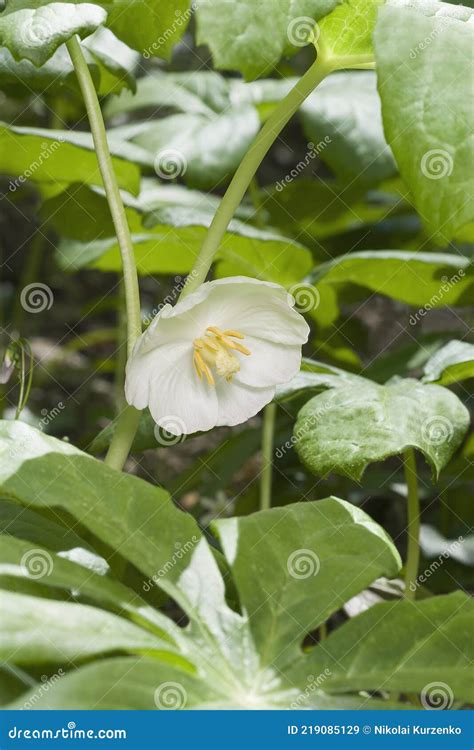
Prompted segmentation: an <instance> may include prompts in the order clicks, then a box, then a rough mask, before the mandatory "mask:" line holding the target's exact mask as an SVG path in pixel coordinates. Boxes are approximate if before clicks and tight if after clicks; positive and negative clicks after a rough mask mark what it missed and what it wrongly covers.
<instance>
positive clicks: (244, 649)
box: [0, 423, 471, 709]
mask: <svg viewBox="0 0 474 750" xmlns="http://www.w3.org/2000/svg"><path fill="white" fill-rule="evenodd" d="M1 429H2V440H1V444H2V447H3V451H2V455H1V456H0V481H1V486H2V488H3V492H7V493H8V494H9V495H13V496H14V497H15V498H16V501H17V502H19V503H21V504H28V505H30V504H31V505H33V506H35V505H38V506H43V507H44V506H47V505H52V506H53V507H57V506H58V504H59V505H61V506H62V507H64V508H65V509H67V510H68V511H69V512H70V513H71V514H72V515H73V516H74V517H75V518H76V519H77V520H78V521H80V522H81V524H82V525H84V526H86V527H87V528H89V529H90V530H93V531H94V533H95V534H96V535H97V536H99V538H100V539H102V541H104V542H106V543H108V544H111V545H112V546H115V544H116V542H117V530H118V529H121V532H122V533H123V534H124V535H125V534H128V535H129V536H132V537H135V536H136V533H137V529H139V528H141V526H142V521H143V520H144V519H145V518H146V517H148V521H147V524H146V530H145V529H144V532H143V533H144V534H145V537H143V536H140V545H139V546H140V549H139V550H138V554H137V544H136V539H135V543H133V544H131V545H126V544H124V543H122V544H121V546H120V549H121V553H122V554H124V556H125V557H126V558H127V559H129V560H131V561H134V562H135V564H137V565H138V566H139V567H141V570H142V571H143V572H144V573H145V575H152V574H153V573H152V571H153V570H154V569H155V570H156V568H155V566H156V565H158V564H162V561H163V559H164V558H163V554H165V555H166V554H167V555H168V556H169V555H170V553H171V550H170V548H169V547H168V539H169V538H170V539H171V538H177V536H181V538H184V537H185V536H186V535H187V534H188V532H189V523H191V524H192V522H191V520H190V519H189V518H188V517H186V516H185V515H184V514H182V513H180V512H179V511H177V510H172V506H171V504H170V501H169V500H163V502H164V503H165V504H166V503H168V505H169V508H168V511H167V512H166V518H165V517H164V516H163V515H162V514H163V510H164V505H163V504H162V503H161V501H159V500H158V498H159V497H160V495H159V491H158V490H156V489H153V488H151V487H150V486H149V485H147V484H146V483H144V482H142V481H141V480H139V479H136V478H134V477H124V475H120V474H118V473H117V472H114V471H113V470H110V469H108V468H107V467H105V466H104V465H103V464H100V463H99V462H96V461H95V460H94V459H91V458H88V457H86V456H84V454H81V452H80V451H77V450H76V449H73V448H72V447H71V446H70V445H68V444H65V443H61V442H60V441H57V440H55V439H53V438H45V436H43V435H39V434H37V432H36V431H35V430H34V429H33V428H29V427H26V426H25V425H19V424H18V423H17V424H14V423H3V424H2V427H1ZM15 438H16V442H15ZM19 440H21V445H22V454H23V457H22V458H18V457H17V456H16V455H15V446H16V445H19V443H18V441H19ZM79 462H80V469H81V470H80V473H78V469H79ZM112 477H115V481H113V480H112ZM117 477H120V479H118V478H117ZM85 482H86V484H84V483H85ZM122 482H124V483H123V484H122ZM65 483H67V486H68V488H69V490H68V491H65V489H64V488H65ZM104 485H107V486H108V488H109V493H110V490H111V488H112V494H113V495H114V513H113V514H109V519H108V523H105V522H104V521H105V519H103V517H102V511H101V507H102V502H103V503H104V505H106V506H107V507H108V506H109V503H110V496H111V495H110V494H109V496H108V498H107V499H104V500H103V501H102V500H100V499H98V498H99V497H100V496H102V494H103V492H104V491H107V490H104ZM123 493H125V496H126V497H127V501H126V502H125V503H124V502H123V501H122V495H123ZM149 493H152V494H153V495H154V496H155V502H156V501H158V502H159V507H160V515H161V520H162V524H161V528H160V531H159V533H158V531H157V528H156V527H155V525H154V523H153V516H152V515H151V514H152V512H153V511H152V508H151V507H150V504H149ZM135 502H136V503H139V504H143V505H144V510H143V509H142V510H141V511H140V513H138V510H139V505H137V504H135ZM170 514H171V515H170ZM172 519H173V520H174V523H173V526H174V528H173V529H172V532H171V533H169V524H170V521H171V522H172ZM178 522H179V523H178ZM179 524H184V527H183V526H182V527H181V529H180V528H179ZM215 528H216V532H217V534H218V535H219V538H220V540H221V543H222V547H223V550H224V553H225V555H226V558H227V561H228V565H229V569H230V570H231V571H232V575H233V578H234V580H235V583H236V585H237V588H238V591H239V597H240V603H241V612H240V613H239V612H236V611H234V610H232V609H230V608H229V606H228V604H227V603H226V600H225V588H224V581H223V579H222V577H221V573H220V572H219V569H218V567H217V565H216V562H215V559H214V556H213V554H212V552H211V550H210V547H209V545H208V543H207V542H206V541H205V539H203V538H197V541H196V543H195V544H194V545H193V546H192V547H191V548H190V549H189V550H188V551H187V554H186V555H185V556H184V557H183V558H182V559H180V560H176V561H174V563H173V565H171V566H170V564H168V566H167V568H170V567H173V570H172V571H171V570H167V572H166V573H165V574H164V575H163V576H155V580H156V583H157V585H159V586H160V587H163V588H164V589H165V590H167V591H168V592H170V593H171V592H173V593H172V596H173V598H175V599H176V600H177V601H179V602H180V603H181V606H182V607H183V608H184V610H185V612H186V614H187V615H188V617H189V620H190V623H189V625H188V626H187V628H185V629H184V630H183V629H177V628H176V627H175V626H174V629H173V632H172V637H173V638H175V637H176V640H175V643H176V645H177V646H178V651H179V654H176V653H175V652H173V648H174V646H173V644H172V645H171V646H170V644H169V641H168V642H163V641H161V640H160V639H159V636H155V635H152V634H151V633H150V632H146V631H145V630H143V631H140V629H139V628H138V627H137V626H131V625H130V624H129V623H126V621H125V620H122V622H121V623H120V625H119V626H118V627H117V630H116V632H115V631H114V632H111V630H110V628H109V625H110V627H112V628H114V627H115V619H120V618H118V617H117V616H116V615H111V614H110V613H105V612H101V611H100V610H98V609H96V608H91V607H85V606H84V605H82V604H72V603H64V602H52V601H50V600H41V599H40V598H38V597H33V596H31V597H25V596H24V595H16V596H15V595H11V594H8V593H7V594H5V595H4V596H6V597H7V599H8V601H9V606H10V611H11V613H12V614H11V621H12V622H13V621H14V618H15V617H17V618H19V617H20V612H22V611H24V609H23V610H21V609H20V606H23V607H24V606H26V605H28V607H31V613H32V617H33V618H34V622H35V625H36V624H37V626H38V627H37V628H31V627H30V626H28V627H27V628H26V627H25V628H22V624H21V623H20V622H19V623H18V627H17V631H16V638H17V639H18V641H19V643H20V646H21V648H20V651H19V655H18V661H22V660H28V659H29V658H30V655H31V656H32V655H33V652H34V653H36V654H37V660H38V659H39V660H42V661H44V662H48V660H53V661H54V660H55V659H57V658H58V657H60V656H62V657H63V658H67V656H68V654H70V656H73V655H74V656H75V657H76V658H81V657H82V655H83V654H84V655H85V653H86V652H87V650H88V649H89V656H93V653H94V648H96V649H97V652H107V651H108V650H110V647H111V646H112V645H115V646H116V647H117V648H118V649H120V650H123V651H125V652H127V651H132V652H133V651H136V650H138V651H139V652H140V653H141V654H142V655H141V656H140V659H136V658H134V657H133V656H129V657H116V658H109V659H106V660H103V661H99V662H96V663H93V664H88V665H86V666H84V667H81V668H79V669H77V670H73V671H71V672H69V674H67V675H66V676H64V677H61V679H60V680H58V681H57V684H56V683H55V684H52V685H51V686H50V687H49V689H48V691H36V692H37V697H36V698H35V699H34V700H32V696H33V695H34V693H35V691H34V689H33V690H32V692H31V693H27V694H25V695H23V696H21V697H20V698H19V699H18V702H17V703H15V704H11V705H10V707H12V708H13V707H15V706H17V707H18V706H24V707H32V708H84V709H86V708H115V709H117V708H128V709H153V708H158V709H166V708H278V707H280V708H295V707H296V708H299V707H313V708H343V707H344V708H348V707H351V708H357V707H361V706H364V707H365V706H366V705H367V698H366V697H361V696H359V695H357V691H358V690H361V689H365V686H366V685H367V686H368V685H370V686H371V687H372V688H373V689H374V690H377V689H379V687H380V686H382V685H383V684H385V682H386V681H387V679H389V680H390V678H391V675H390V671H389V669H390V667H391V666H393V665H394V664H397V665H398V673H397V680H398V682H397V684H398V685H399V686H400V689H401V690H403V691H405V690H406V691H410V690H413V689H415V685H416V686H418V685H419V680H422V677H423V675H427V676H431V674H432V671H434V670H436V669H438V678H440V677H441V678H442V677H443V676H444V675H445V672H444V671H443V670H444V668H445V665H446V660H445V659H444V657H443V656H440V655H439V654H438V651H439V649H436V648H434V647H433V644H436V643H437V642H438V641H439V637H440V636H439V633H438V631H437V629H436V625H437V624H438V622H439V621H440V617H441V616H440V617H438V619H433V618H432V620H433V627H432V629H430V627H429V626H427V624H426V622H427V618H426V616H425V615H424V614H423V609H422V608H423V607H424V606H425V605H418V604H414V603H406V605H404V607H405V608H406V611H407V612H408V615H409V617H410V618H411V621H412V622H413V623H414V624H413V630H417V632H418V631H421V630H423V634H424V648H425V649H426V652H427V653H428V654H429V657H430V658H429V663H428V664H425V663H424V662H423V663H422V664H421V665H420V663H419V661H420V660H418V664H417V675H416V680H415V679H414V677H413V669H412V665H411V664H408V666H407V668H406V669H405V667H404V664H403V663H402V658H401V654H402V650H403V653H405V651H406V639H403V643H396V644H394V645H392V651H391V654H392V658H391V660H389V659H386V663H387V664H388V666H387V670H385V671H383V673H377V674H373V673H372V674H370V670H366V671H365V672H364V673H362V674H361V677H360V679H359V681H358V683H357V686H356V687H355V688H354V687H352V685H353V684H354V681H353V677H352V676H351V673H350V672H349V673H348V680H347V690H346V691H345V692H346V693H347V695H344V696H335V695H329V694H328V692H326V688H325V685H324V683H325V679H326V677H328V674H329V675H330V672H329V673H328V674H326V673H324V675H323V680H322V683H321V682H320V681H318V682H317V683H315V679H316V678H315V675H314V674H313V676H312V677H309V676H310V675H311V673H312V672H313V666H312V665H313V664H314V663H316V664H317V663H318V659H320V660H324V659H327V660H329V659H330V657H329V656H325V650H324V649H323V653H322V654H320V653H319V652H318V650H317V651H311V652H310V653H309V655H308V654H303V651H302V650H301V644H302V642H303V639H304V637H305V635H306V634H307V633H308V632H309V631H310V630H312V629H313V628H314V627H315V626H316V625H317V624H318V623H321V622H322V621H323V620H324V619H325V618H327V617H328V616H329V615H330V614H331V613H332V612H335V611H336V610H338V609H339V608H340V607H341V605H342V604H343V603H344V601H345V600H346V599H348V598H351V597H352V596H353V595H354V594H356V593H357V592H359V591H361V590H363V589H364V588H366V587H367V585H369V584H370V583H371V582H373V580H374V579H375V578H378V577H380V576H382V575H386V576H394V575H396V573H397V571H398V569H399V567H400V559H399V556H398V554H397V552H396V550H395V548H394V546H393V544H392V543H391V542H390V540H389V539H388V537H387V536H386V534H385V532H384V531H383V530H382V529H381V528H380V527H379V526H377V524H375V523H374V522H373V521H372V520H371V519H370V518H369V517H368V516H366V514H365V513H363V511H361V510H359V509H356V508H354V507H353V506H351V505H349V504H347V503H344V502H343V501H341V500H338V499H336V498H328V499H326V500H322V501H319V502H316V503H305V504H297V505H293V506H288V507H286V508H276V509H273V510H271V511H266V512H260V513H257V514H254V515H253V516H249V517H246V518H236V519H228V520H225V521H219V522H217V523H216V524H215ZM155 532H156V533H155ZM152 538H154V540H155V545H156V546H155V559H154V561H152V560H151V558H150V557H149V555H148V551H147V545H148V541H147V540H151V539H152ZM24 544H25V543H24V542H21V541H20V540H16V541H14V542H12V540H10V547H9V552H8V554H9V555H10V560H12V559H13V560H14V559H15V556H16V558H18V556H19V555H20V554H22V553H23V550H24V549H25V547H24V546H23V545H24ZM335 547H337V548H338V549H341V550H344V554H341V555H335V554H334V549H335ZM170 559H171V560H172V558H170ZM55 562H56V563H57V564H58V568H57V569H56V566H55V565H53V569H52V572H51V578H52V581H51V582H50V583H47V585H49V586H68V585H70V586H71V588H72V589H74V587H75V585H77V582H78V580H77V577H78V576H79V577H80V576H81V572H80V571H79V572H78V570H77V569H78V567H79V566H77V565H76V564H73V563H71V562H68V563H67V564H66V565H63V564H62V563H63V562H64V561H62V562H61V563H59V562H58V560H57V558H56V557H55ZM59 565H61V567H59ZM27 574H28V571H26V575H27ZM93 578H94V580H93V582H92V583H91V584H88V585H90V586H92V588H93V589H94V590H91V589H89V593H90V594H91V595H92V596H93V598H95V596H96V589H95V587H96V586H100V581H99V578H96V577H93ZM111 583H112V582H111ZM84 585H85V582H84ZM107 585H108V584H107ZM112 590H113V591H114V592H115V591H117V590H118V589H117V587H116V585H115V583H112V588H110V587H109V588H108V591H109V592H112ZM83 591H84V593H85V594H86V593H87V591H86V589H83ZM120 592H121V593H120V594H119V599H121V598H122V588H120ZM114 597H115V593H114V594H112V599H113V598H114ZM461 597H462V595H461ZM462 598H463V597H462ZM109 601H110V600H109ZM437 604H438V606H439V607H441V610H440V611H441V612H442V616H443V621H446V620H447V619H448V618H450V617H452V618H453V619H452V624H451V626H450V628H449V638H450V639H451V641H452V642H453V643H454V644H455V645H456V646H457V647H458V648H460V649H465V650H466V652H468V651H469V645H470V642H471V639H470V638H469V633H467V632H465V630H464V628H463V627H460V626H459V625H458V622H459V618H457V617H456V618H455V615H456V612H457V610H458V608H459V606H460V604H461V601H460V598H457V599H455V600H454V599H453V598H451V597H446V598H444V599H438V600H437ZM381 606H382V607H384V606H385V605H381ZM76 609H77V615H78V616H77V618H76V620H74V621H73V620H72V619H71V620H70V619H69V618H70V615H69V613H71V617H72V614H73V610H76ZM89 610H92V611H91V612H90V613H89ZM85 611H87V612H88V614H90V616H91V617H90V620H88V621H87V623H86V625H85V631H84V638H83V639H82V640H80V641H79V640H78V639H77V635H78V634H79V632H81V630H80V628H79V625H80V622H82V620H81V619H80V618H81V616H82V614H83V613H84V612H85ZM377 611H380V617H379V618H378V619H377V617H376V612H377ZM53 612H54V613H55V614H56V615H58V617H57V619H56V620H55V622H54V623H52V622H51V620H50V614H51V613H53ZM370 616H371V617H372V618H373V619H372V620H371V624H372V628H371V631H370V633H371V635H370V641H369V643H370V648H372V653H373V654H374V655H375V654H376V653H377V651H378V649H379V648H380V641H381V640H382V638H383V639H385V641H386V618H385V610H383V611H382V610H379V609H378V607H377V606H376V607H374V608H373V609H372V610H371V611H370ZM159 617H160V618H161V620H160V622H166V620H167V618H166V617H165V616H164V615H159ZM101 618H102V619H101ZM114 618H115V619H114ZM63 621H64V627H62V623H63ZM357 622H358V618H355V619H354V621H353V623H354V624H355V625H354V626H355V627H357ZM99 623H107V624H104V625H103V626H101V625H99ZM88 627H89V631H88V630H87V628H88ZM346 627H347V626H346ZM97 628H98V637H97V639H94V640H93V641H92V642H91V641H90V640H89V638H88V633H89V632H90V631H92V630H95V629H97ZM130 628H132V629H130ZM137 630H138V632H139V633H140V632H141V633H142V635H140V636H139V635H138V634H137V632H136V631H137ZM379 630H380V635H379V636H377V634H378V633H379ZM4 632H5V630H4ZM9 632H10V631H7V634H8V633H9ZM364 632H366V631H364ZM26 633H28V636H29V640H28V642H26V639H25V634H26ZM48 633H49V634H51V633H54V634H55V636H56V637H55V641H57V642H59V643H60V645H57V644H56V643H55V644H54V645H52V644H51V643H49V642H47V640H46V637H47V634H48ZM68 633H69V634H71V638H70V639H69V640H68ZM124 634H125V635H124ZM106 635H107V641H106V638H105V636H106ZM336 636H337V631H336ZM8 637H10V636H8ZM94 643H95V647H94V646H93V645H92V644H94ZM364 643H367V642H364ZM385 646H386V642H385ZM155 647H156V649H157V650H156V651H155ZM40 648H41V649H42V650H41V652H40V651H39V649H40ZM364 648H366V649H368V648H369V646H368V645H367V646H365V647H364ZM61 649H66V652H65V653H62V654H60V653H59V652H60V651H61ZM160 649H162V650H161V653H160ZM149 651H152V652H153V653H154V658H153V659H152V658H150V656H149V655H148V656H147V655H146V653H147V652H149ZM142 652H144V654H143V653H142ZM7 653H8V655H9V656H11V660H12V662H13V663H14V661H15V654H10V651H7ZM330 655H331V656H332V652H330ZM340 656H341V659H342V658H344V657H345V656H346V649H343V650H342V653H341V654H340ZM369 658H370V656H367V659H369ZM325 663H326V662H325ZM332 663H333V661H332V660H331V664H332ZM449 679H450V686H451V689H452V690H453V692H454V693H455V694H456V698H457V699H459V700H463V699H465V698H466V693H467V689H466V679H465V676H464V674H462V675H460V676H459V677H456V673H454V670H453V669H452V668H451V667H450V671H449ZM416 689H418V687H416ZM328 690H329V691H331V690H337V691H339V690H340V691H341V692H342V691H343V690H344V687H343V685H342V677H341V678H340V679H339V680H338V681H337V684H336V685H334V684H332V685H331V683H330V680H328ZM38 696H39V697H38ZM30 699H31V700H30ZM369 704H370V707H371V708H381V707H384V708H387V707H393V704H391V703H390V702H387V701H377V700H372V699H370V701H369Z"/></svg>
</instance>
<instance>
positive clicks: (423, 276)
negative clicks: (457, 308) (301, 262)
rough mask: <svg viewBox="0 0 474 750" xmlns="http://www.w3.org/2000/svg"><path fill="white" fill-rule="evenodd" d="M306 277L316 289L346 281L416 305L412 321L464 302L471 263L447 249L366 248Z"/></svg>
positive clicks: (472, 280) (473, 274)
mask: <svg viewBox="0 0 474 750" xmlns="http://www.w3.org/2000/svg"><path fill="white" fill-rule="evenodd" d="M310 281H311V282H312V283H313V284H315V285H316V286H317V287H318V289H320V288H321V287H324V286H325V285H327V284H329V285H331V286H335V288H336V289H337V288H338V287H339V286H340V285H343V284H346V283H348V282H349V283H351V284H356V285H357V286H360V287H366V288H368V289H370V290H371V291H372V292H376V293H377V294H384V295H386V296H387V297H391V298H392V299H397V300H400V301H402V302H405V303H407V304H409V305H416V306H417V307H419V308H420V309H419V311H418V312H417V313H414V314H413V316H412V317H413V320H414V322H413V325H414V324H415V323H416V322H417V320H419V319H421V317H423V316H424V315H426V312H427V311H428V310H429V309H431V308H433V307H442V306H445V305H455V304H457V305H462V304H467V303H468V301H469V299H470V295H471V290H472V286H473V284H474V266H473V265H472V263H471V261H470V260H469V259H468V258H465V257H463V256H460V255H448V254H447V253H412V252H408V251H402V250H366V251H361V252H355V253H350V254H347V255H343V256H341V257H340V258H336V260H333V261H329V262H328V263H324V264H322V265H320V266H317V267H316V269H315V271H314V273H313V274H312V275H311V277H310ZM341 288H342V287H341ZM410 321H411V319H410Z"/></svg>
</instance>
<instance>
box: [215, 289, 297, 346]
mask: <svg viewBox="0 0 474 750" xmlns="http://www.w3.org/2000/svg"><path fill="white" fill-rule="evenodd" d="M230 281H231V279H222V280H218V281H214V282H211V284H214V287H213V288H212V290H211V293H210V294H209V296H208V298H207V305H208V307H209V309H210V310H211V311H212V320H213V322H212V323H210V325H215V326H217V327H218V328H221V329H227V328H231V329H237V330H238V331H240V332H241V333H243V334H245V335H248V336H256V337H258V338H262V339H267V340H269V341H274V342H277V343H281V344H295V345H296V344H299V345H300V346H301V345H302V344H304V343H306V341H307V340H308V335H309V326H308V324H307V323H306V321H305V319H304V318H303V316H302V315H300V313H299V312H297V311H296V310H295V309H294V307H293V305H294V300H293V298H292V296H291V294H289V293H288V292H287V291H286V290H285V289H284V288H283V287H281V286H278V285H277V284H271V283H269V282H263V281H257V280H256V279H244V278H241V279H240V280H239V281H236V280H235V279H232V281H233V282H234V283H232V284H231V283H230ZM223 282H228V283H227V284H224V283H223ZM252 282H254V283H252Z"/></svg>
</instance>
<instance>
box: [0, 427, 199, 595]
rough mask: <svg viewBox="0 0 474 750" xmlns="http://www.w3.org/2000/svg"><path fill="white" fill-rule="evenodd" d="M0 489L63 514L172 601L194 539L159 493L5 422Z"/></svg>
mask: <svg viewBox="0 0 474 750" xmlns="http://www.w3.org/2000/svg"><path fill="white" fill-rule="evenodd" d="M0 486H1V487H2V491H3V494H4V495H6V496H7V497H11V498H12V499H15V500H16V501H17V502H21V503H23V504H25V505H28V506H30V507H33V508H34V507H36V508H44V507H53V508H54V507H59V508H63V509H65V510H67V511H68V512H69V513H71V514H72V515H73V516H74V517H75V518H77V519H78V520H79V521H81V523H82V524H83V525H84V526H85V527H86V528H88V529H89V530H90V531H92V532H93V533H94V534H95V535H96V536H97V537H98V538H99V539H102V540H103V541H104V542H106V543H107V544H109V545H110V546H111V547H113V549H115V550H117V551H118V552H120V554H121V555H123V557H125V558H126V559H127V560H130V562H132V563H134V565H135V566H136V567H137V568H138V569H139V570H140V571H141V572H142V573H143V574H144V575H146V576H147V577H149V578H151V577H153V576H155V577H157V579H158V580H159V582H160V586H161V587H162V588H163V590H165V591H166V590H167V591H168V593H170V592H171V591H173V592H174V594H175V595H176V588H175V584H174V583H173V582H176V581H177V580H178V579H179V577H180V574H181V572H182V570H183V569H184V568H185V567H186V565H187V561H186V557H187V555H188V553H189V551H190V550H191V549H192V548H193V547H194V546H195V545H196V543H197V541H198V540H199V538H200V532H199V529H198V527H197V526H196V524H195V522H194V521H193V519H192V518H191V517H190V516H188V515H185V514H184V513H182V512H181V511H179V510H178V509H177V508H175V506H174V505H173V503H172V502H171V501H170V499H169V496H168V495H167V493H166V492H164V491H163V490H162V489H159V488H157V487H153V486H152V485H150V484H148V483H147V482H144V481H143V480H141V479H138V478H136V477H132V476H129V475H127V474H123V473H120V472H117V471H114V470H113V469H110V468H108V467H106V466H104V465H103V464H102V463H101V462H100V461H97V460H96V459H94V458H91V457H90V456H88V455H86V454H85V453H82V452H81V451H80V450H78V449H77V448H74V447H73V446H72V445H70V444H68V443H66V442H62V441H60V440H56V439H55V438H52V437H49V436H48V435H44V434H43V433H41V432H39V431H38V430H35V429H34V428H32V427H29V426H28V425H26V424H23V423H21V422H6V421H3V422H0ZM111 497H113V504H114V510H113V512H111V507H110V502H111V500H110V498H111ZM177 545H179V546H177ZM170 561H172V564H170Z"/></svg>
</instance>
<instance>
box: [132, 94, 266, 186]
mask: <svg viewBox="0 0 474 750" xmlns="http://www.w3.org/2000/svg"><path fill="white" fill-rule="evenodd" d="M259 127H260V120H259V117H258V114H257V111H256V110H255V108H254V107H251V106H244V107H234V108H228V109H227V110H226V111H225V112H223V113H219V114H214V115H213V116H212V117H209V116H208V115H202V114H178V115H173V116H172V117H166V118H165V119H162V120H155V121H149V122H145V123H143V124H141V125H137V126H131V133H132V135H131V138H130V140H131V141H132V143H137V144H138V145H139V146H141V147H142V148H144V149H145V150H146V151H148V152H149V153H150V157H151V160H152V161H153V162H154V165H155V171H156V172H157V174H158V176H159V177H161V178H162V179H165V180H166V179H172V178H174V177H183V179H184V180H185V181H186V182H187V183H189V184H190V185H191V186H194V187H198V188H211V187H214V186H216V185H219V184H220V183H222V182H223V181H224V180H226V179H227V178H228V177H230V176H232V174H233V173H234V172H235V170H236V169H237V167H238V166H239V164H240V162H241V161H242V159H243V157H244V156H245V154H246V153H247V151H248V149H249V147H250V145H251V143H252V142H253V140H254V138H255V136H256V134H257V133H258V130H259ZM119 132H120V131H119Z"/></svg>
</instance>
